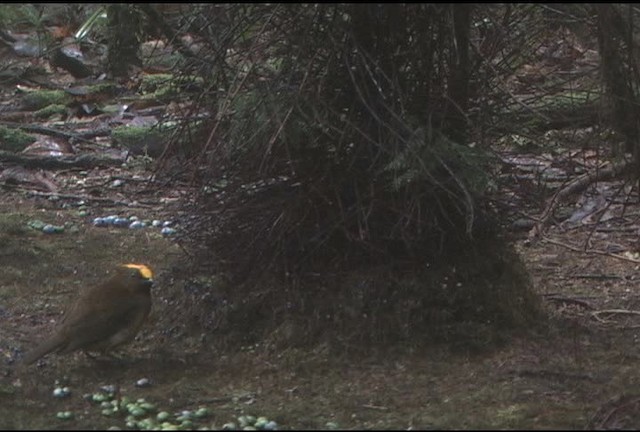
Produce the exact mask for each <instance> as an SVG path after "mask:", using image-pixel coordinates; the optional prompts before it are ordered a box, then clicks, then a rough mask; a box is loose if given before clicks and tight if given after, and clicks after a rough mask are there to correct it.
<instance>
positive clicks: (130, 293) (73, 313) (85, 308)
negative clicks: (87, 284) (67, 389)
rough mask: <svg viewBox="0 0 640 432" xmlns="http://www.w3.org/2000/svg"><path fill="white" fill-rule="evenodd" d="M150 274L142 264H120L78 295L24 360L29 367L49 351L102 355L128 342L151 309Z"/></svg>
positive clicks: (149, 270)
mask: <svg viewBox="0 0 640 432" xmlns="http://www.w3.org/2000/svg"><path fill="white" fill-rule="evenodd" d="M152 284H153V273H152V271H151V269H150V268H149V267H147V266H146V265H143V264H124V265H122V266H120V267H118V268H117V270H116V272H115V274H114V275H113V277H111V278H110V279H109V280H107V281H106V282H104V283H102V284H100V285H98V286H95V287H93V288H90V289H88V290H87V291H86V292H84V293H81V295H80V297H79V298H78V300H77V301H76V303H75V304H74V305H73V306H72V307H71V309H69V311H68V312H67V314H66V315H65V318H64V319H63V321H62V322H61V324H60V326H59V328H58V329H57V330H56V332H55V333H54V334H53V335H52V336H50V337H49V338H48V339H46V340H44V341H43V342H41V343H40V345H38V346H37V347H36V348H35V349H33V350H32V351H30V352H28V353H27V354H26V355H25V357H24V362H25V363H26V364H31V363H33V362H35V361H36V360H38V359H40V358H42V357H44V356H45V355H47V354H49V353H51V352H54V351H55V352H58V353H61V354H64V353H70V352H73V351H76V350H83V351H99V352H102V353H106V352H107V351H109V350H112V349H113V348H115V347H117V346H119V345H122V344H125V343H127V342H130V341H131V340H133V338H134V337H135V336H136V334H137V333H138V331H139V330H140V327H141V326H142V324H143V323H144V321H145V320H146V318H147V316H148V315H149V312H150V310H151V285H152Z"/></svg>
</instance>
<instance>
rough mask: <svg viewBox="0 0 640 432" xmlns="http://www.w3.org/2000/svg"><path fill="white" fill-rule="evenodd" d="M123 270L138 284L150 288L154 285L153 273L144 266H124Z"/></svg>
mask: <svg viewBox="0 0 640 432" xmlns="http://www.w3.org/2000/svg"><path fill="white" fill-rule="evenodd" d="M122 267H123V270H124V271H125V272H126V273H127V274H128V275H129V277H130V278H132V279H133V280H134V281H135V282H136V283H137V284H140V285H142V286H145V287H150V286H151V285H152V284H153V272H152V271H151V269H150V268H149V267H148V266H146V265H144V264H123V265H122Z"/></svg>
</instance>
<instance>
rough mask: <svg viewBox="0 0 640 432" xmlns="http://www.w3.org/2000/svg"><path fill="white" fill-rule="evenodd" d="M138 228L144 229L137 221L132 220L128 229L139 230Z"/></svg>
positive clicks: (142, 224) (141, 223)
mask: <svg viewBox="0 0 640 432" xmlns="http://www.w3.org/2000/svg"><path fill="white" fill-rule="evenodd" d="M140 228H144V223H143V222H140V221H139V220H134V221H133V222H131V223H130V224H129V229H140Z"/></svg>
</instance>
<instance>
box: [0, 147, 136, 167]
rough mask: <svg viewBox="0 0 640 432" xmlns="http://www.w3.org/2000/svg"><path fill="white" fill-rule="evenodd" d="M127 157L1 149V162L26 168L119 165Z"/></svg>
mask: <svg viewBox="0 0 640 432" xmlns="http://www.w3.org/2000/svg"><path fill="white" fill-rule="evenodd" d="M125 161H126V157H113V156H96V155H90V154H83V155H79V156H46V157H43V156H36V155H27V154H18V153H12V152H8V151H1V150H0V162H8V163H14V164H20V165H22V166H23V167H25V168H44V169H59V168H71V167H76V168H93V167H97V166H119V165H122V164H123V163H124V162H125Z"/></svg>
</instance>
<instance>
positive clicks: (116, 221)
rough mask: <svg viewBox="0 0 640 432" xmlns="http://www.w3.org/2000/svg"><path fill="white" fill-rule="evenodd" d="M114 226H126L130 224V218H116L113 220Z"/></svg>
mask: <svg viewBox="0 0 640 432" xmlns="http://www.w3.org/2000/svg"><path fill="white" fill-rule="evenodd" d="M113 226H117V227H126V226H129V219H125V218H121V217H118V218H115V219H114V220H113Z"/></svg>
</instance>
